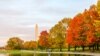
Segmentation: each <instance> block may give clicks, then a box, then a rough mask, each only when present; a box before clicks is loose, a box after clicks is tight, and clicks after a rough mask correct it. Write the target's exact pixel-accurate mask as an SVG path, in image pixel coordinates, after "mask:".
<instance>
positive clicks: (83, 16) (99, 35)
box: [6, 0, 100, 51]
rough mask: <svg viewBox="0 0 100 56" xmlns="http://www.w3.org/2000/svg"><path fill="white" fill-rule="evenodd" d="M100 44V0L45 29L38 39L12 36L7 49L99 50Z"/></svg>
mask: <svg viewBox="0 0 100 56" xmlns="http://www.w3.org/2000/svg"><path fill="white" fill-rule="evenodd" d="M99 45H100V1H99V0H98V3H97V5H92V6H90V8H89V9H85V10H84V11H83V12H82V13H78V14H77V15H76V16H75V17H73V18H63V19H62V20H61V21H59V22H58V23H57V24H56V25H54V26H53V27H52V28H51V29H50V30H49V31H47V30H44V31H42V32H41V33H40V35H39V40H37V41H26V42H24V41H23V40H21V39H19V38H18V37H13V38H10V39H9V40H8V42H7V45H6V48H7V49H28V50H34V49H36V48H40V49H55V48H57V49H59V50H60V51H62V48H68V51H70V48H75V50H77V49H76V48H77V47H82V50H83V51H84V50H85V47H89V50H93V51H94V50H99Z"/></svg>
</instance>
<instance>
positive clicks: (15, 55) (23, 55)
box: [0, 54, 91, 56]
mask: <svg viewBox="0 0 100 56" xmlns="http://www.w3.org/2000/svg"><path fill="white" fill-rule="evenodd" d="M0 56H91V55H79V54H35V55H34V54H0Z"/></svg>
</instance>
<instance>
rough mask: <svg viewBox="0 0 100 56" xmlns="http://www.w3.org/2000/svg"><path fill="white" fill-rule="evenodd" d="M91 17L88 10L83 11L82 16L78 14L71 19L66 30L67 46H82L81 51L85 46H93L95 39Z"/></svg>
mask: <svg viewBox="0 0 100 56" xmlns="http://www.w3.org/2000/svg"><path fill="white" fill-rule="evenodd" d="M92 15H93V14H92ZM92 15H91V14H90V12H89V11H88V10H85V11H84V12H83V14H78V15H76V16H75V17H74V18H73V20H72V21H71V23H70V25H69V28H68V30H67V32H68V35H67V43H68V44H69V45H72V46H75V47H76V46H82V47H83V50H84V46H86V45H94V43H95V41H96V38H95V35H94V34H95V28H94V25H93V23H94V20H93V17H91V16H92ZM73 28H74V29H73Z"/></svg>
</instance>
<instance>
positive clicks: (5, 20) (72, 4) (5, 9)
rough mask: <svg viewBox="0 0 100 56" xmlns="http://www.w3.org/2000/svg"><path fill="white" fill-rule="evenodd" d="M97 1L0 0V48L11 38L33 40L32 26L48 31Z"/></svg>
mask: <svg viewBox="0 0 100 56" xmlns="http://www.w3.org/2000/svg"><path fill="white" fill-rule="evenodd" d="M96 1H97V0H0V46H4V45H5V44H6V41H7V40H8V39H9V38H10V37H12V36H19V37H20V38H21V39H23V40H34V39H35V37H34V26H35V24H38V25H39V31H42V30H48V29H50V28H51V27H52V26H53V25H55V24H56V23H57V22H58V21H59V20H61V19H62V18H64V17H73V16H74V15H76V14H77V13H79V12H82V11H84V9H85V8H89V7H90V5H92V4H96Z"/></svg>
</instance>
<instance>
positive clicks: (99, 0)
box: [97, 0, 100, 16]
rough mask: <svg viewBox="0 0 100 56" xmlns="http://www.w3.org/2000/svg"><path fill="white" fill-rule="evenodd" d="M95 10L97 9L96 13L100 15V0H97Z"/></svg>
mask: <svg viewBox="0 0 100 56" xmlns="http://www.w3.org/2000/svg"><path fill="white" fill-rule="evenodd" d="M97 10H98V13H99V16H100V0H98V2H97Z"/></svg>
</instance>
